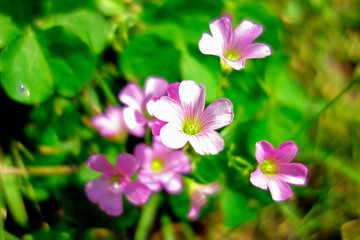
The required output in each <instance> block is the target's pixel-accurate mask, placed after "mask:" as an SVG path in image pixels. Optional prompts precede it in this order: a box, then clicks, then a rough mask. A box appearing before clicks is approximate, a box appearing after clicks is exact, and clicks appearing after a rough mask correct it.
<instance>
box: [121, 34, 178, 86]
mask: <svg viewBox="0 0 360 240" xmlns="http://www.w3.org/2000/svg"><path fill="white" fill-rule="evenodd" d="M179 55H180V54H179V52H178V51H177V50H176V49H175V48H174V45H173V44H172V43H171V42H168V41H165V40H162V39H160V38H158V37H157V36H155V35H144V36H139V37H136V38H134V39H133V40H132V41H131V42H130V43H129V44H128V45H126V46H125V49H124V52H123V53H122V54H121V61H120V62H119V64H120V67H121V70H122V71H123V72H124V74H125V76H126V78H127V79H130V80H132V79H137V80H144V79H145V78H147V77H148V76H150V75H156V76H160V77H164V78H166V79H167V80H168V81H170V82H174V81H175V80H178V79H179V77H178V75H179Z"/></svg>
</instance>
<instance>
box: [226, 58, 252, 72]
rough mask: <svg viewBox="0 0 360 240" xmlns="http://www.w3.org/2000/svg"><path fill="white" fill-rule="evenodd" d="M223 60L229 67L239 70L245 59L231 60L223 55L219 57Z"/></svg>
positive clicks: (243, 65) (242, 66)
mask: <svg viewBox="0 0 360 240" xmlns="http://www.w3.org/2000/svg"><path fill="white" fill-rule="evenodd" d="M221 59H222V60H223V61H225V63H226V64H228V65H229V66H230V67H232V68H233V69H235V70H241V69H243V68H244V67H245V60H246V59H244V58H241V59H240V60H239V61H231V60H229V59H227V58H225V57H222V58H221Z"/></svg>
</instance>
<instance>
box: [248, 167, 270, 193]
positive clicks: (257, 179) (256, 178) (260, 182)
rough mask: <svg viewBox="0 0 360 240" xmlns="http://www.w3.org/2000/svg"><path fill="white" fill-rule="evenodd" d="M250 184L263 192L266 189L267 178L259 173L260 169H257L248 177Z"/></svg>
mask: <svg viewBox="0 0 360 240" xmlns="http://www.w3.org/2000/svg"><path fill="white" fill-rule="evenodd" d="M250 182H251V183H252V185H254V186H255V187H258V188H261V189H263V190H267V189H268V179H267V177H266V176H265V175H264V174H263V173H262V172H261V169H260V167H258V168H257V169H256V170H255V171H254V172H252V173H251V175H250Z"/></svg>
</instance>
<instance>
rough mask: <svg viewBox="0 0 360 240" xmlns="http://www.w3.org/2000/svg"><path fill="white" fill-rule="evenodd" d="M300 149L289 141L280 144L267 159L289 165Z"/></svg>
mask: <svg viewBox="0 0 360 240" xmlns="http://www.w3.org/2000/svg"><path fill="white" fill-rule="evenodd" d="M298 150H299V148H298V147H297V146H296V144H295V143H294V142H292V141H287V142H284V143H282V144H280V145H279V146H278V147H277V148H276V149H275V150H274V151H272V152H271V153H270V154H269V155H268V157H267V158H269V159H271V160H273V161H275V162H276V163H278V164H279V163H288V162H291V161H292V160H293V159H294V158H295V156H296V154H297V152H298Z"/></svg>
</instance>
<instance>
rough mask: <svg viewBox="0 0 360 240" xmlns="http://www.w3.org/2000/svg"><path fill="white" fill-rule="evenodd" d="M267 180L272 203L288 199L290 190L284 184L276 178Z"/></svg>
mask: <svg viewBox="0 0 360 240" xmlns="http://www.w3.org/2000/svg"><path fill="white" fill-rule="evenodd" d="M268 180H269V181H268V184H269V190H270V193H271V197H272V199H273V200H274V201H285V200H287V199H288V198H289V197H290V195H291V194H292V190H291V188H290V187H289V185H288V184H287V183H286V182H284V181H283V180H281V179H278V178H276V177H275V178H269V179H268Z"/></svg>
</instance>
